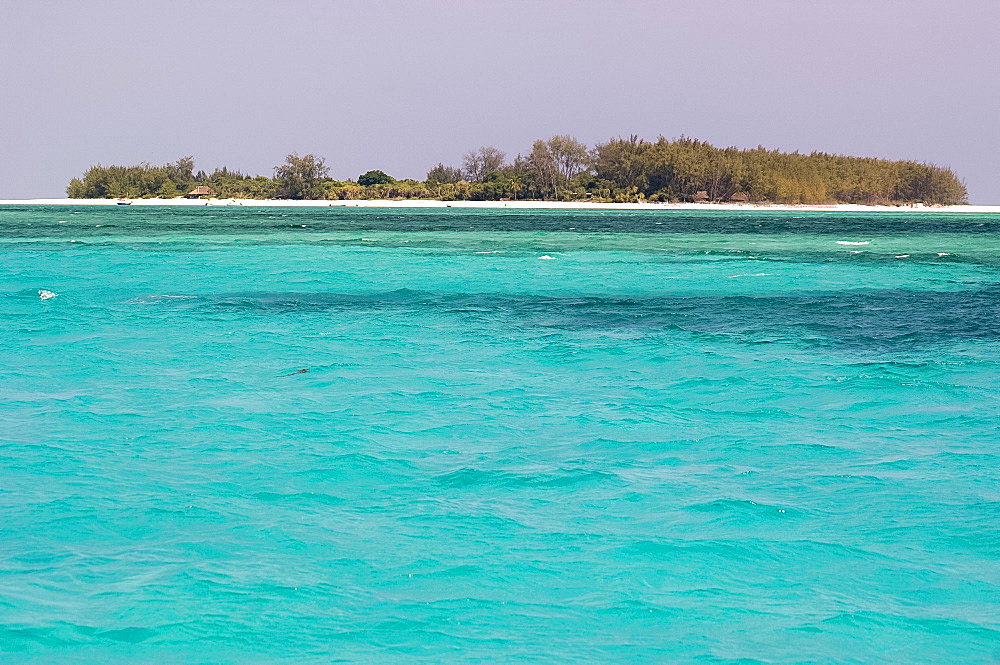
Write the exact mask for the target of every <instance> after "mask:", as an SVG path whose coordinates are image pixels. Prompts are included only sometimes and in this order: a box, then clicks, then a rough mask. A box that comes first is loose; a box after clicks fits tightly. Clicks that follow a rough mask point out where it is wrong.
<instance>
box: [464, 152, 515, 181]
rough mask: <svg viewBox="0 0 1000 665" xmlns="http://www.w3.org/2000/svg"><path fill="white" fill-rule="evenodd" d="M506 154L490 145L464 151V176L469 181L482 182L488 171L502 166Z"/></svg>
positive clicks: (495, 170)
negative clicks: (472, 150) (471, 150)
mask: <svg viewBox="0 0 1000 665" xmlns="http://www.w3.org/2000/svg"><path fill="white" fill-rule="evenodd" d="M505 159H507V155H505V154H504V153H503V151H501V150H498V149H497V148H494V147H492V146H483V147H482V148H480V149H479V150H476V151H474V152H469V153H466V155H465V158H464V160H463V161H464V163H465V176H466V178H468V179H469V181H470V182H482V181H483V180H484V179H485V178H486V176H488V175H489V174H490V173H495V172H497V171H499V170H500V169H502V168H503V165H504V160H505Z"/></svg>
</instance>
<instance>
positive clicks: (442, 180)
mask: <svg viewBox="0 0 1000 665" xmlns="http://www.w3.org/2000/svg"><path fill="white" fill-rule="evenodd" d="M461 179H462V169H456V168H452V167H451V166H445V165H444V164H443V163H441V162H439V163H438V165H437V166H435V167H434V168H432V169H431V170H430V171H428V172H427V182H428V183H434V184H442V185H446V184H454V183H456V182H459V181H460V180H461Z"/></svg>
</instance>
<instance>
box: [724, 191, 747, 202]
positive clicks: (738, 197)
mask: <svg viewBox="0 0 1000 665" xmlns="http://www.w3.org/2000/svg"><path fill="white" fill-rule="evenodd" d="M729 200H730V201H732V202H733V203H749V202H750V197H749V196H747V195H746V194H744V193H743V192H736V193H735V194H733V195H732V196H730V197H729Z"/></svg>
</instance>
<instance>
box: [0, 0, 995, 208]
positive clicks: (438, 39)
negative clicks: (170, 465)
mask: <svg viewBox="0 0 1000 665" xmlns="http://www.w3.org/2000/svg"><path fill="white" fill-rule="evenodd" d="M998 33H1000V0H941V1H940V2H930V1H924V0H911V1H903V0H898V1H894V0H864V1H854V0H760V1H758V2H752V1H745V2H739V1H737V0H730V1H728V2H713V1H711V0H691V1H687V2H667V1H664V2H629V1H627V0H607V1H605V2H586V1H582V0H581V1H577V2H544V1H542V0H536V1H535V2H476V1H474V0H467V1H465V2H444V1H437V0H427V1H424V2H412V1H411V2H373V1H369V2H333V1H330V2H321V1H319V0H311V1H307V0H282V1H280V2H279V1H277V0H272V1H269V2H261V1H256V0H244V1H241V2H225V1H221V2H212V1H202V2H184V1H174V2H143V1H142V0H133V1H131V2H106V1H105V2H99V1H96V0H95V1H91V2H88V1H86V0H80V1H77V2H69V1H65V2H46V1H44V0H32V1H31V2H27V1H25V2H22V1H20V0H0V85H2V91H0V198H25V197H49V196H64V195H65V186H66V184H67V182H68V181H69V179H70V178H71V177H74V176H78V175H81V174H82V173H83V172H84V171H85V170H86V169H87V168H88V167H89V166H90V165H91V164H95V163H98V162H100V163H103V164H112V163H128V164H131V163H137V162H140V161H148V162H150V163H163V162H167V161H173V160H175V159H177V158H178V157H181V156H184V155H194V157H195V160H196V168H204V169H205V170H206V171H210V170H211V169H212V168H214V167H216V166H221V165H223V164H225V165H227V166H229V167H231V168H238V169H241V170H243V171H245V172H250V173H255V174H256V173H263V174H267V175H271V173H272V169H273V167H274V165H275V164H277V163H279V162H281V161H283V159H284V156H285V154H287V153H289V152H292V151H297V152H299V153H300V154H304V153H308V152H314V153H317V154H319V155H323V156H325V157H326V159H327V163H328V164H329V166H330V167H331V175H333V176H334V177H337V178H348V177H357V176H358V174H360V173H362V172H364V171H367V170H368V169H373V168H380V169H383V170H385V171H386V172H388V173H389V174H391V175H393V176H396V177H415V178H421V179H422V178H423V177H424V175H425V173H426V172H427V170H428V169H429V168H430V167H431V166H433V165H435V164H437V163H438V162H439V161H443V162H444V163H445V164H458V163H459V162H460V160H461V157H462V154H463V153H464V152H466V151H467V150H469V149H472V148H477V147H479V146H481V145H495V146H497V147H499V148H501V149H503V150H505V151H507V152H508V154H510V155H511V156H513V155H514V154H516V153H517V152H519V151H520V152H524V151H527V150H528V149H529V148H530V145H531V142H532V141H533V140H534V139H536V138H548V137H549V136H551V135H553V134H556V133H560V134H561V133H569V134H573V135H575V136H576V137H577V138H579V139H580V140H583V141H585V142H587V143H588V144H593V143H594V142H596V141H603V140H607V139H608V138H610V137H614V136H619V135H626V136H627V135H629V134H633V133H634V134H638V135H640V136H643V137H646V138H650V139H655V138H656V137H657V136H658V135H660V134H663V135H664V136H667V137H668V138H670V137H676V136H680V135H681V134H685V135H688V136H694V137H697V138H701V139H705V140H708V141H710V142H712V143H714V144H716V145H720V146H726V145H736V146H740V147H755V146H757V145H758V144H763V145H764V146H767V147H769V148H781V149H783V150H801V151H810V150H814V149H815V150H824V151H828V152H838V153H847V154H856V155H875V156H880V157H889V158H909V159H916V160H921V161H929V162H933V163H936V164H941V165H945V166H951V167H952V168H953V169H955V170H956V172H958V174H959V176H961V177H962V178H964V179H965V181H966V183H967V185H968V187H969V192H970V200H971V201H972V202H973V203H993V204H1000V39H998V37H997V35H998Z"/></svg>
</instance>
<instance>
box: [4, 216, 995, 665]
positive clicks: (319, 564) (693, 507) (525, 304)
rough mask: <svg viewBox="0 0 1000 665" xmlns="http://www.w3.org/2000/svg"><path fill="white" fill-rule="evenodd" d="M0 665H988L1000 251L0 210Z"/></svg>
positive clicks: (850, 222) (956, 221) (623, 224)
mask: <svg viewBox="0 0 1000 665" xmlns="http://www.w3.org/2000/svg"><path fill="white" fill-rule="evenodd" d="M46 292H51V294H55V295H51V296H50V295H49V293H46ZM45 296H49V297H45ZM303 369H307V370H308V371H306V372H301V371H299V370H303ZM0 662H2V663H4V664H8V665H10V664H20V663H112V664H119V663H121V664H125V663H128V664H135V663H185V664H186V663H240V664H242V663H331V662H380V663H381V662H435V663H437V662H539V663H551V662H581V663H583V662H587V663H590V662H615V663H683V662H709V663H736V662H741V663H755V662H760V663H796V662H809V663H888V662H892V663H897V662H898V663H996V662H1000V216H986V215H982V216H980V215H971V214H969V215H948V214H922V213H912V212H911V213H903V214H894V213H871V214H853V213H771V212H746V213H744V212H732V213H713V212H703V213H701V212H699V213H697V214H693V213H685V212H668V211H659V212H656V211H651V212H647V211H622V212H617V211H615V212H612V211H554V212H549V211H547V212H533V211H505V210H483V211H468V210H459V209H451V210H448V209H444V210H401V209H396V210H392V209H388V210H387V209H382V210H379V209H354V210H352V209H343V208H311V209H301V208H258V209H251V208H197V209H195V208H144V207H140V206H132V207H109V208H107V207H67V206H59V207H40V206H0Z"/></svg>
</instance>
